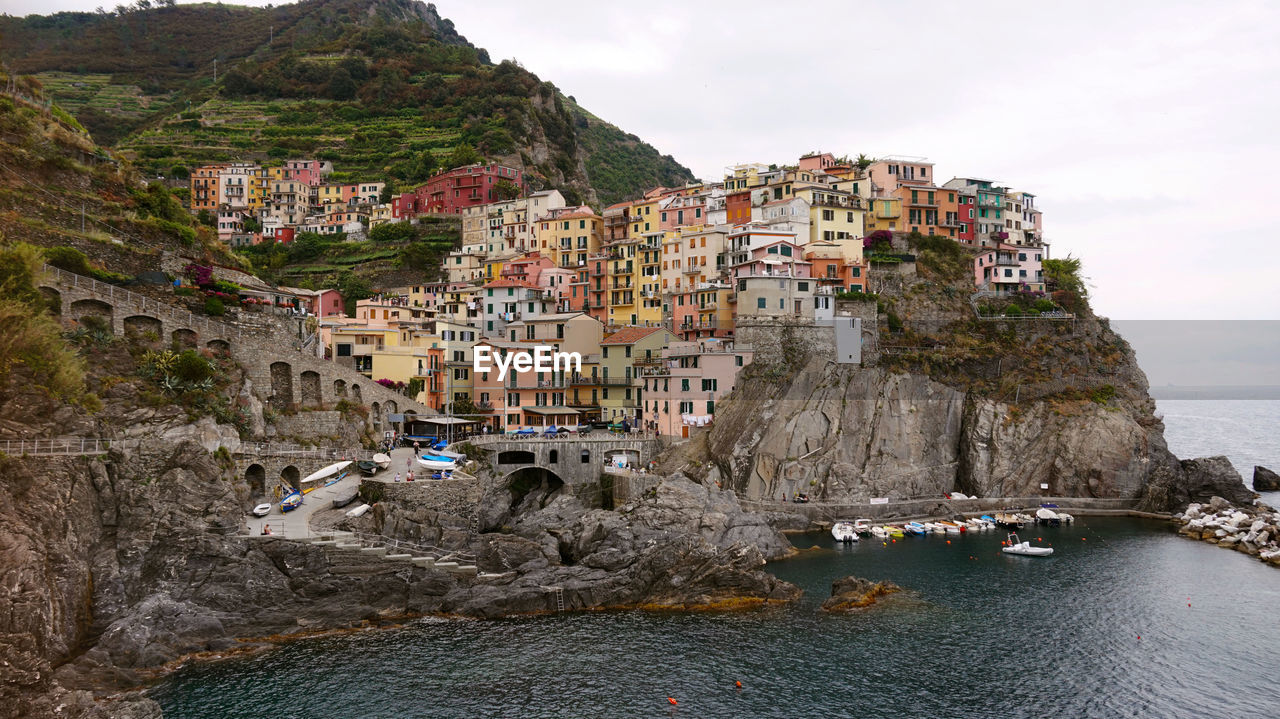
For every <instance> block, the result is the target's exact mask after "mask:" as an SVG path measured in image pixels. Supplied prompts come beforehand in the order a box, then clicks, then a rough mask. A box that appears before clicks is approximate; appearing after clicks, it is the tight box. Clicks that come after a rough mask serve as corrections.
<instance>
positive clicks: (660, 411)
mask: <svg viewBox="0 0 1280 719" xmlns="http://www.w3.org/2000/svg"><path fill="white" fill-rule="evenodd" d="M751 359H752V352H751V349H750V348H738V349H735V347H734V343H733V342H732V341H726V340H719V339H703V340H698V341H696V342H673V343H671V345H670V346H669V347H667V348H666V349H664V350H663V351H662V355H661V360H660V365H659V366H657V367H654V368H652V369H651V370H646V371H645V372H644V373H643V374H642V375H641V392H642V393H643V398H644V399H643V400H642V401H641V408H640V409H641V413H642V414H643V416H644V417H647V418H650V419H651V420H653V421H655V422H657V425H658V432H659V433H660V434H663V435H666V436H670V437H688V436H689V434H690V432H691V431H692V430H694V429H695V428H697V427H706V426H709V425H710V424H711V423H712V422H713V421H714V419H715V413H716V403H717V402H718V401H720V400H721V399H722V398H723V397H724V396H725V395H727V394H729V392H731V391H733V388H734V386H735V384H736V382H737V378H738V373H739V372H740V371H741V370H742V368H743V367H745V366H746V365H748V364H750V363H751Z"/></svg>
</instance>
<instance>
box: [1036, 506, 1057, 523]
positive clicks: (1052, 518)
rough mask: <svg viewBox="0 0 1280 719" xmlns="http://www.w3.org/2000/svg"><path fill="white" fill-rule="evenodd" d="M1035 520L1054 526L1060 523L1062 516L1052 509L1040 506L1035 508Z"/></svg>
mask: <svg viewBox="0 0 1280 719" xmlns="http://www.w3.org/2000/svg"><path fill="white" fill-rule="evenodd" d="M1036 521H1037V522H1039V523H1040V524H1048V525H1050V526H1055V527H1056V526H1057V525H1059V524H1062V517H1061V516H1059V515H1058V513H1057V512H1055V511H1053V510H1052V509H1049V508H1047V507H1041V508H1040V509H1037V510H1036Z"/></svg>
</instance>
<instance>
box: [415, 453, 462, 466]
mask: <svg viewBox="0 0 1280 719" xmlns="http://www.w3.org/2000/svg"><path fill="white" fill-rule="evenodd" d="M418 464H420V465H422V466H423V467H426V468H427V469H455V468H457V466H458V462H457V460H455V459H453V458H452V457H442V456H440V455H438V454H424V455H422V456H421V457H419V458H418Z"/></svg>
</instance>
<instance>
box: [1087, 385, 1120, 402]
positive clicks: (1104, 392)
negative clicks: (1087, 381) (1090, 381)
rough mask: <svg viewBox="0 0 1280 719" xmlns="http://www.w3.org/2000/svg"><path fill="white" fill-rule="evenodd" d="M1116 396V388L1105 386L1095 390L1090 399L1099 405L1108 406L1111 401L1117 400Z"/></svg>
mask: <svg viewBox="0 0 1280 719" xmlns="http://www.w3.org/2000/svg"><path fill="white" fill-rule="evenodd" d="M1115 396H1116V388H1115V387H1113V386H1112V385H1109V384H1104V385H1102V386H1101V387H1099V388H1097V389H1095V390H1094V391H1093V392H1092V393H1091V394H1090V395H1089V399H1091V400H1093V401H1094V402H1097V403H1098V404H1106V403H1108V402H1110V401H1111V400H1113V399H1115Z"/></svg>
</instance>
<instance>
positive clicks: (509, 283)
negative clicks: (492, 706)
mask: <svg viewBox="0 0 1280 719" xmlns="http://www.w3.org/2000/svg"><path fill="white" fill-rule="evenodd" d="M485 287H528V288H529V289H531V290H540V289H543V288H542V287H539V286H538V285H535V284H533V283H532V282H526V281H524V280H506V279H503V280H494V281H493V282H490V283H488V284H486V285H485Z"/></svg>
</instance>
